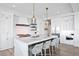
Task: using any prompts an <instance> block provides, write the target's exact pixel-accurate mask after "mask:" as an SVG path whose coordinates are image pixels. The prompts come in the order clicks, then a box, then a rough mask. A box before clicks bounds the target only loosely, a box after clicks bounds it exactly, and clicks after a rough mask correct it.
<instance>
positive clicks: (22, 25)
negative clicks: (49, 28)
mask: <svg viewBox="0 0 79 59" xmlns="http://www.w3.org/2000/svg"><path fill="white" fill-rule="evenodd" d="M16 26H30V25H27V24H16Z"/></svg>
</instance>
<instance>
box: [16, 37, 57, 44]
mask: <svg viewBox="0 0 79 59" xmlns="http://www.w3.org/2000/svg"><path fill="white" fill-rule="evenodd" d="M51 38H57V36H55V35H50V36H45V35H41V36H39V37H36V38H32V37H22V38H17V39H19V40H20V41H22V42H24V43H26V44H27V45H31V44H34V43H37V42H42V41H45V40H49V39H51Z"/></svg>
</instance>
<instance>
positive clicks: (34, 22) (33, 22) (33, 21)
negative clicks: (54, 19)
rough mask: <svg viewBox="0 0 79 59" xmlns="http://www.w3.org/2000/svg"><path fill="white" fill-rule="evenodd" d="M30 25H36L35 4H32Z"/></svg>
mask: <svg viewBox="0 0 79 59" xmlns="http://www.w3.org/2000/svg"><path fill="white" fill-rule="evenodd" d="M31 24H36V18H35V4H33V17H32V21H31Z"/></svg>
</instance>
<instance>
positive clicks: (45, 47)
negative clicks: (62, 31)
mask: <svg viewBox="0 0 79 59" xmlns="http://www.w3.org/2000/svg"><path fill="white" fill-rule="evenodd" d="M50 43H51V41H50V40H49V41H46V42H44V45H43V50H44V55H45V56H46V55H47V54H46V51H47V49H49V55H51V52H50Z"/></svg>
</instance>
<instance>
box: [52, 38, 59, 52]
mask: <svg viewBox="0 0 79 59" xmlns="http://www.w3.org/2000/svg"><path fill="white" fill-rule="evenodd" d="M51 46H52V53H53V47H54V48H58V47H59V38H54V40H52V42H51Z"/></svg>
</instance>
